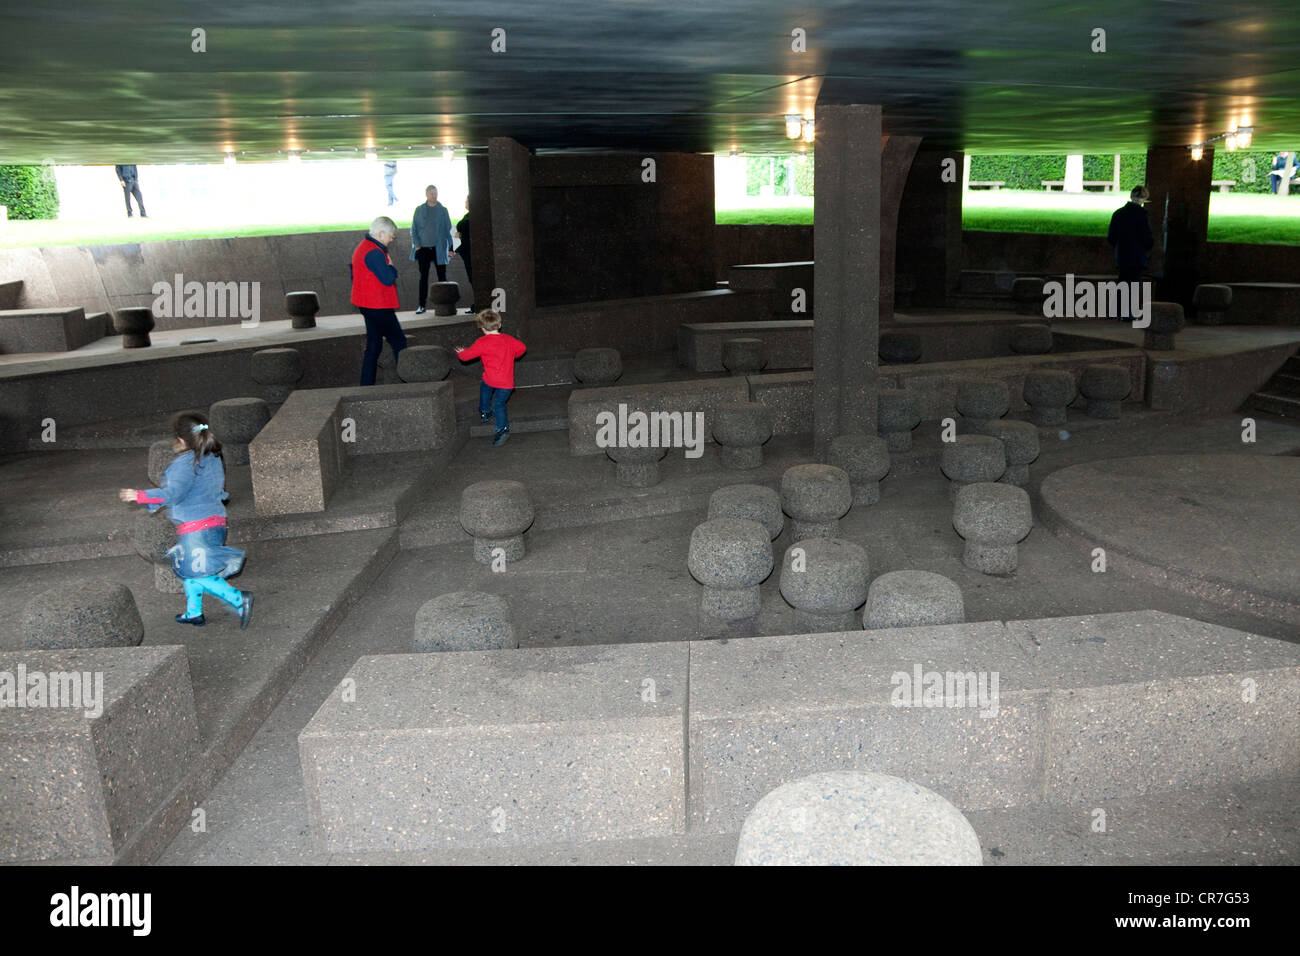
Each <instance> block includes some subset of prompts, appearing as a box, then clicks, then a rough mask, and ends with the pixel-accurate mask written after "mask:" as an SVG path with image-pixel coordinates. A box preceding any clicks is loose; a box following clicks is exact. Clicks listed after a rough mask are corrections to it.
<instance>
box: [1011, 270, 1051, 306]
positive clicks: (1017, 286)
mask: <svg viewBox="0 0 1300 956" xmlns="http://www.w3.org/2000/svg"><path fill="white" fill-rule="evenodd" d="M1045 284H1046V283H1045V282H1044V281H1043V280H1042V279H1039V278H1037V277H1035V276H1020V277H1019V278H1017V279H1015V280H1014V281H1013V282H1012V283H1011V298H1013V299H1015V300H1016V311H1017V312H1019V313H1020V314H1021V315H1039V316H1041V315H1042V314H1043V286H1044V285H1045Z"/></svg>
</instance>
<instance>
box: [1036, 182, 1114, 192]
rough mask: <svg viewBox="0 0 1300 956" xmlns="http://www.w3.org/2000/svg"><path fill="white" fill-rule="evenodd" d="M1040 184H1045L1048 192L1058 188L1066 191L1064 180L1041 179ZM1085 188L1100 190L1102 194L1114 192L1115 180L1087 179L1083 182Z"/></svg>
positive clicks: (1044, 186)
mask: <svg viewBox="0 0 1300 956" xmlns="http://www.w3.org/2000/svg"><path fill="white" fill-rule="evenodd" d="M1039 182H1040V183H1042V184H1043V188H1044V189H1046V190H1047V191H1048V192H1051V191H1052V190H1053V189H1056V188H1058V187H1059V188H1060V189H1061V190H1062V191H1064V189H1065V180H1064V179H1040V180H1039ZM1083 188H1084V189H1100V190H1101V191H1102V192H1105V193H1109V192H1114V191H1115V181H1114V180H1113V179H1085V180H1084V181H1083Z"/></svg>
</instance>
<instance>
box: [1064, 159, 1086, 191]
mask: <svg viewBox="0 0 1300 956" xmlns="http://www.w3.org/2000/svg"><path fill="white" fill-rule="evenodd" d="M1064 189H1065V192H1067V193H1081V192H1083V154H1082V153H1080V154H1079V155H1077V156H1066V157H1065V187H1064Z"/></svg>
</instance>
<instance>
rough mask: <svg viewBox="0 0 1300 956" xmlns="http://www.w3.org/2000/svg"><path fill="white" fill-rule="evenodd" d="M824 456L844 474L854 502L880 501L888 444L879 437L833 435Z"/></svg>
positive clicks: (886, 463)
mask: <svg viewBox="0 0 1300 956" xmlns="http://www.w3.org/2000/svg"><path fill="white" fill-rule="evenodd" d="M827 457H828V461H829V463H830V464H831V465H833V466H834V467H836V468H842V469H843V470H844V471H845V473H847V474H848V476H849V483H850V484H851V485H852V486H853V503H854V504H855V505H874V504H875V503H876V502H877V501H879V500H880V479H881V478H884V477H885V475H887V474H889V446H888V445H886V444H885V440H884V439H883V438H877V437H876V436H875V435H837V436H836V437H835V438H833V439H832V440H831V446H830V454H829V455H828V456H827Z"/></svg>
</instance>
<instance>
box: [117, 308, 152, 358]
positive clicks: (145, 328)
mask: <svg viewBox="0 0 1300 956" xmlns="http://www.w3.org/2000/svg"><path fill="white" fill-rule="evenodd" d="M153 325H154V322H153V310H152V309H141V308H130V309H118V310H117V311H116V312H114V313H113V328H115V329H117V332H118V334H119V335H121V336H122V348H124V349H147V348H148V347H149V345H150V340H149V333H150V332H152V331H153Z"/></svg>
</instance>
